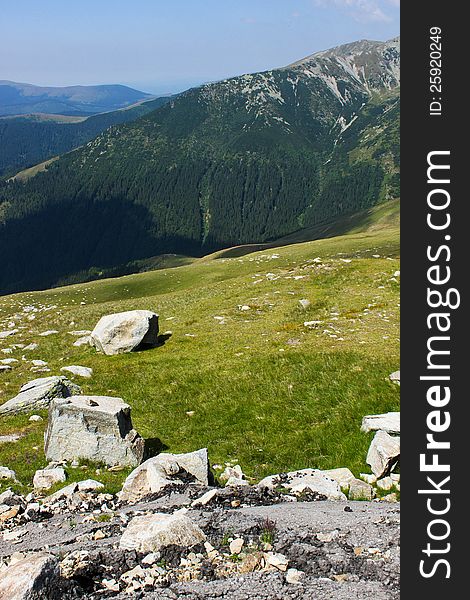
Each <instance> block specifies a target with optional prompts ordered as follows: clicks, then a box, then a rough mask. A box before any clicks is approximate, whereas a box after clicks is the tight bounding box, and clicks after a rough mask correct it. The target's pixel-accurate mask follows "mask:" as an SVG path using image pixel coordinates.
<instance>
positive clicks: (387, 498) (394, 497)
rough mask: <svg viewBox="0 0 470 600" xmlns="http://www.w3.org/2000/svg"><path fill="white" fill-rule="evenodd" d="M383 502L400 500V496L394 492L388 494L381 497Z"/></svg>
mask: <svg viewBox="0 0 470 600" xmlns="http://www.w3.org/2000/svg"><path fill="white" fill-rule="evenodd" d="M381 501H382V502H398V496H397V495H396V494H395V492H393V493H392V494H387V495H386V496H383V497H382V498H381Z"/></svg>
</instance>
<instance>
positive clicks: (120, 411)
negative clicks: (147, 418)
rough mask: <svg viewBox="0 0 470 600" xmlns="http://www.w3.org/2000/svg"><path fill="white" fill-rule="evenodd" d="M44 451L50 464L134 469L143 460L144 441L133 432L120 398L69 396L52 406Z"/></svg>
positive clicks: (128, 409)
mask: <svg viewBox="0 0 470 600" xmlns="http://www.w3.org/2000/svg"><path fill="white" fill-rule="evenodd" d="M44 450H45V453H46V458H47V459H48V460H50V461H52V460H54V461H58V462H60V461H64V460H66V461H71V460H73V459H87V460H91V461H93V462H97V463H100V462H101V463H104V464H106V465H109V466H113V465H123V466H136V465H138V464H139V463H140V462H141V461H142V458H143V454H144V440H143V439H142V438H141V437H140V435H139V434H138V433H137V431H135V429H133V427H132V420H131V408H130V406H129V405H128V404H125V402H123V400H122V399H121V398H111V397H108V396H72V397H71V398H66V399H56V400H54V401H53V402H52V404H51V407H50V410H49V422H48V426H47V430H46V434H45V444H44Z"/></svg>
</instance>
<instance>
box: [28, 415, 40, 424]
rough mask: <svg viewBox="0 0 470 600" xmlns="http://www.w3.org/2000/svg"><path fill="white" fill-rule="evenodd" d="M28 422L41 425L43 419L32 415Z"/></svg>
mask: <svg viewBox="0 0 470 600" xmlns="http://www.w3.org/2000/svg"><path fill="white" fill-rule="evenodd" d="M28 421H31V422H32V423H39V422H40V421H43V418H42V417H41V415H31V416H30V417H29V419H28Z"/></svg>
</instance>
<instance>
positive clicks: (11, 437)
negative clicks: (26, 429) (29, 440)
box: [0, 433, 23, 444]
mask: <svg viewBox="0 0 470 600" xmlns="http://www.w3.org/2000/svg"><path fill="white" fill-rule="evenodd" d="M22 437H23V436H22V435H20V434H19V433H9V434H8V435H0V444H11V443H14V442H17V441H18V440H19V439H20V438H22Z"/></svg>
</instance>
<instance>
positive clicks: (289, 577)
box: [286, 569, 305, 585]
mask: <svg viewBox="0 0 470 600" xmlns="http://www.w3.org/2000/svg"><path fill="white" fill-rule="evenodd" d="M304 579H305V573H304V572H303V571H299V570H298V569H287V573H286V582H287V583H290V584H291V585H300V584H301V583H302V581H303V580H304Z"/></svg>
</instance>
